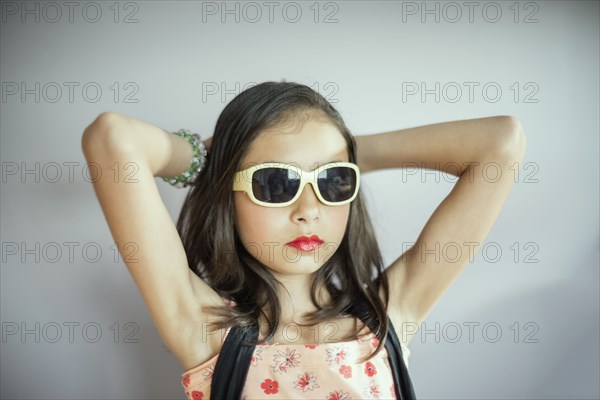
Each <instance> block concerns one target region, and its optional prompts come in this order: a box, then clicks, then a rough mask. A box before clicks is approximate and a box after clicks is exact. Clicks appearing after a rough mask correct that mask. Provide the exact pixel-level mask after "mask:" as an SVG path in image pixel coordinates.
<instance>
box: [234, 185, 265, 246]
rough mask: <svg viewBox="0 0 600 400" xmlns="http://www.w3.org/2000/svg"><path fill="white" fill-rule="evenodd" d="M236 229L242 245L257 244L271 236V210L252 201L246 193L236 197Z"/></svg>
mask: <svg viewBox="0 0 600 400" xmlns="http://www.w3.org/2000/svg"><path fill="white" fill-rule="evenodd" d="M234 207H235V228H236V230H237V232H238V235H239V237H240V239H241V241H242V243H244V244H247V243H249V242H256V241H259V240H262V239H261V238H263V237H268V236H269V228H270V226H271V224H268V223H265V222H266V221H268V220H269V216H268V215H267V214H268V212H269V209H267V208H265V207H261V206H258V205H256V204H254V203H252V202H251V201H250V199H248V198H247V197H246V195H245V194H244V193H236V194H235V196H234Z"/></svg>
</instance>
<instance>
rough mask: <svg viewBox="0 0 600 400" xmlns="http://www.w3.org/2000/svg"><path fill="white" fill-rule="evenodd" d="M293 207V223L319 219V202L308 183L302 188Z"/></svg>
mask: <svg viewBox="0 0 600 400" xmlns="http://www.w3.org/2000/svg"><path fill="white" fill-rule="evenodd" d="M293 207H294V211H293V215H292V217H293V219H294V221H308V222H312V221H315V220H317V219H318V218H319V216H320V214H321V210H320V207H321V202H320V201H319V198H318V197H317V194H316V193H315V189H314V188H313V187H312V185H311V184H310V183H308V184H307V185H306V186H304V189H302V193H301V194H300V197H299V198H298V200H296V202H294V204H293Z"/></svg>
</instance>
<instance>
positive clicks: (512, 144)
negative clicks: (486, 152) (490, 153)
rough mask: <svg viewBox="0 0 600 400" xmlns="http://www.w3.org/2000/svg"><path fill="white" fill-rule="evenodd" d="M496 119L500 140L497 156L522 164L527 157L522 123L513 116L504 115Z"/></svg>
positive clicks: (497, 146)
mask: <svg viewBox="0 0 600 400" xmlns="http://www.w3.org/2000/svg"><path fill="white" fill-rule="evenodd" d="M496 119H497V121H498V132H497V133H498V135H497V137H498V138H499V140H498V142H497V145H496V154H498V155H499V156H501V157H506V158H507V159H509V160H511V161H518V162H520V161H521V160H522V159H523V157H524V156H525V148H526V146H527V145H526V140H525V132H524V130H523V126H522V125H521V122H520V121H519V120H518V119H517V118H516V117H514V116H511V115H502V116H499V117H496Z"/></svg>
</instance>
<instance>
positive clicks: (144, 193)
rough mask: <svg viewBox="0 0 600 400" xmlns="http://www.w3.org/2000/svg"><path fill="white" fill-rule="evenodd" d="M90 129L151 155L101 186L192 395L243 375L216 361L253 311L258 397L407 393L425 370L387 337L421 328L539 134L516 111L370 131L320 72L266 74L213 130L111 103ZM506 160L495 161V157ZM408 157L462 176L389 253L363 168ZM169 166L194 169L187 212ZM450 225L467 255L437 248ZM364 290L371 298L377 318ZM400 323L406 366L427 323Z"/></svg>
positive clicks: (247, 383)
mask: <svg viewBox="0 0 600 400" xmlns="http://www.w3.org/2000/svg"><path fill="white" fill-rule="evenodd" d="M82 146H83V151H84V154H85V157H86V159H87V160H88V162H90V163H91V162H94V163H96V166H97V167H99V168H100V170H101V171H102V170H108V169H109V168H113V169H114V165H115V162H116V163H117V165H118V167H119V168H133V171H135V173H134V174H129V175H128V178H129V179H126V178H124V179H121V180H119V181H115V180H114V179H106V178H104V179H102V178H100V179H98V180H96V182H94V189H95V191H96V195H97V197H98V199H99V202H100V204H101V206H102V210H103V212H104V214H105V216H106V219H107V222H108V225H109V227H110V230H111V232H112V235H113V238H114V240H115V242H116V243H118V244H119V247H120V251H121V252H122V254H123V257H124V260H125V263H126V265H127V268H128V270H129V272H130V273H131V275H132V277H133V279H134V281H135V283H136V285H137V286H138V288H139V290H140V292H141V294H142V296H143V298H144V301H145V303H146V305H147V307H148V309H149V311H150V313H151V316H152V318H153V320H154V322H155V324H156V327H157V329H158V332H159V334H160V336H161V338H162V340H163V341H164V343H165V345H166V346H167V347H168V348H169V349H170V350H171V351H172V352H173V353H174V354H175V356H176V357H177V359H178V360H179V361H180V363H181V365H182V367H183V369H184V370H185V372H184V373H183V374H182V385H183V387H184V390H185V392H186V395H187V398H188V399H202V398H203V399H208V398H210V397H211V387H212V388H213V389H214V388H215V386H216V385H217V384H220V385H221V386H223V385H224V384H225V383H224V382H221V381H219V382H215V381H216V380H214V381H213V379H212V377H213V373H214V372H215V367H216V366H217V361H219V354H220V352H221V349H222V348H223V346H224V343H225V341H226V339H227V338H228V334H229V333H230V332H233V331H232V329H236V332H238V329H239V331H240V332H248V331H249V329H250V327H252V326H255V327H257V328H256V329H257V331H258V332H259V336H258V339H257V340H254V341H251V342H252V346H253V347H252V349H253V350H252V352H251V353H250V354H251V355H252V358H251V359H248V362H249V363H250V365H249V366H248V365H245V366H244V365H237V364H235V365H236V368H238V369H241V371H242V376H243V382H242V383H243V391H242V393H241V397H242V398H248V399H251V398H273V399H278V398H280V399H283V398H294V399H299V398H320V399H363V398H382V399H383V398H385V399H391V398H412V397H413V396H414V393H413V392H412V387H411V386H410V385H411V383H410V379H407V375H405V376H404V378H405V379H404V380H403V382H397V380H399V379H398V376H399V375H395V374H396V369H398V368H399V367H398V366H397V364H395V363H394V364H393V365H392V363H390V361H391V356H389V354H388V351H387V350H386V349H387V348H388V347H384V344H385V343H388V341H391V340H392V339H390V338H391V337H392V336H391V335H392V331H394V327H396V329H397V330H398V332H399V333H400V332H403V331H404V329H406V330H407V331H408V330H409V329H408V328H411V329H410V333H412V334H414V332H415V331H416V329H417V327H418V325H419V324H420V323H421V322H422V321H423V320H424V319H425V317H426V316H427V314H428V313H429V312H430V311H431V309H432V307H433V306H434V305H435V303H436V302H437V301H438V300H439V299H440V297H441V296H442V295H443V294H444V293H445V292H446V290H447V289H448V287H449V286H450V284H451V283H452V282H453V281H454V279H456V277H457V276H458V274H459V273H460V272H461V271H462V270H463V269H464V267H465V266H466V265H467V263H468V261H469V256H471V257H472V254H473V251H474V249H477V248H478V245H476V246H475V247H473V243H476V244H481V243H482V241H483V240H484V239H485V237H486V235H487V234H488V232H489V231H490V229H491V227H492V226H493V224H494V222H495V220H496V218H497V217H498V214H499V212H500V210H501V208H502V206H503V204H504V202H505V201H506V199H507V197H508V194H509V192H510V190H511V187H512V184H513V181H512V180H511V178H510V177H511V174H509V173H508V171H507V168H509V167H510V166H512V165H513V164H514V163H515V162H518V161H520V160H521V159H522V157H523V155H524V149H525V137H524V135H523V132H522V129H521V126H520V124H519V123H518V121H517V120H516V119H515V118H512V117H509V116H497V117H489V118H480V119H471V120H462V121H454V122H447V123H439V124H434V125H427V126H422V127H418V128H411V129H404V130H399V131H393V132H386V133H380V134H374V135H366V136H356V137H354V136H352V135H351V133H350V131H349V129H348V128H347V127H346V125H345V124H344V121H343V120H342V118H341V117H340V115H339V113H338V112H337V111H336V110H335V108H334V107H333V106H332V105H331V104H329V103H328V102H327V101H326V100H325V99H324V98H323V97H322V96H321V95H319V94H318V93H316V92H314V91H313V90H312V89H310V88H309V87H307V86H305V85H301V84H296V83H291V82H265V83H263V84H260V85H257V86H254V87H252V88H250V89H247V90H246V91H244V92H242V93H240V94H239V95H238V96H237V97H236V98H235V99H233V100H232V101H231V102H230V103H229V104H228V105H227V106H226V107H225V109H224V110H223V112H222V113H221V115H220V117H219V119H218V121H217V124H216V127H215V132H214V135H213V137H212V138H210V139H208V140H205V141H204V142H201V141H199V140H198V136H192V135H190V134H189V131H185V130H181V131H178V132H177V135H175V134H172V133H169V132H167V131H165V130H163V129H161V128H158V127H156V126H153V125H150V124H148V123H145V122H142V121H139V120H136V119H133V118H129V117H125V116H123V115H119V114H116V113H102V114H101V115H100V116H99V117H98V118H96V120H95V121H93V123H91V124H90V125H89V126H88V127H87V128H86V129H85V132H84V134H83V138H82ZM190 159H191V160H192V161H190ZM128 163H129V164H128ZM489 163H493V165H494V166H495V168H496V170H497V171H498V175H495V176H494V177H492V178H494V179H489V178H487V176H488V175H489V174H487V175H486V174H482V171H483V169H484V168H485V167H486V166H489V165H488V164H489ZM190 164H191V166H190ZM407 166H418V167H421V168H427V169H437V170H439V171H443V172H447V173H450V174H452V175H455V176H457V177H459V179H458V181H457V182H456V184H455V186H454V188H453V190H452V191H451V192H450V194H449V195H448V196H447V197H446V198H445V199H444V200H443V201H442V202H441V204H440V205H439V206H438V208H437V209H436V210H435V211H434V212H433V214H432V216H431V218H430V219H429V220H428V221H427V223H426V224H425V227H424V229H423V231H422V232H421V234H420V235H419V237H418V238H417V240H416V242H415V244H414V245H413V246H412V248H410V249H409V250H408V251H406V252H405V253H404V254H402V255H401V256H400V257H399V258H398V259H396V260H395V261H394V262H393V263H392V264H391V265H390V266H389V267H387V268H385V266H384V265H383V261H382V256H381V254H380V251H379V248H378V245H377V242H376V239H375V235H374V231H373V227H372V225H371V222H370V219H369V216H368V212H367V208H366V206H365V203H364V200H363V198H362V195H361V192H360V177H361V174H364V173H366V172H369V171H375V170H378V169H385V168H402V167H407ZM130 170H131V169H130ZM104 176H107V174H104ZM111 176H112V175H111ZM154 177H163V179H164V180H167V181H168V182H171V183H174V184H175V183H179V184H184V185H189V184H191V185H192V187H191V190H190V191H189V193H188V194H187V197H186V199H185V203H184V205H183V208H182V212H181V215H180V217H179V220H178V222H177V226H175V225H174V224H173V223H172V219H171V217H170V215H169V213H168V212H167V210H166V208H165V206H164V204H163V203H162V201H161V198H160V195H159V192H158V190H157V186H156V181H155V179H154ZM396 184H398V180H394V181H390V182H389V185H390V186H394V185H396ZM380 193H381V194H383V195H384V194H385V193H389V192H387V191H385V190H382V191H381V192H380ZM391 211H392V212H397V211H393V210H391ZM132 243H134V244H135V246H137V248H138V249H139V251H138V252H137V253H136V257H135V260H133V259H132V260H130V258H131V257H128V254H130V253H131V247H130V246H131V244H132ZM446 243H452V244H454V245H457V246H460V247H461V251H460V252H459V253H458V254H459V255H460V257H458V258H453V259H451V260H447V259H446V258H448V257H441V256H440V254H431V251H432V249H434V251H436V250H435V249H437V251H440V250H439V249H441V248H444V245H445V244H446ZM128 245H129V247H128ZM468 246H470V247H468ZM358 304H360V305H364V306H365V307H368V312H366V313H365V314H363V315H362V317H361V318H358V317H357V316H356V312H354V311H353V310H355V308H356V306H357V305H358ZM393 335H395V331H394V333H393ZM394 337H396V336H394ZM397 337H399V338H400V339H401V349H402V350H401V352H400V355H401V360H402V361H401V362H400V364H403V366H402V365H400V367H402V368H406V366H407V363H408V355H409V350H408V347H407V346H408V344H409V342H410V340H411V338H412V336H410V337H409V336H408V335H406V334H402V335H400V334H399V335H398V336H397ZM247 342H248V341H246V342H245V343H247ZM227 343H229V342H227ZM231 343H233V342H231ZM238 344H239V343H238ZM223 349H224V348H223ZM390 349H391V347H390ZM221 362H222V363H224V362H225V361H221ZM229 362H231V360H229ZM230 365H234V364H231V363H230ZM236 368H234V369H236ZM402 368H400V369H402ZM229 369H230V370H231V369H232V368H229ZM219 370H220V371H221V370H223V371H225V368H219ZM402 370H403V371H405V369H402ZM231 372H232V371H229V373H231ZM238 372H239V371H238ZM224 373H225V374H226V373H228V372H227V371H225V372H224ZM219 376H222V375H219ZM395 377H396V378H395ZM395 380H396V381H395ZM232 384H233V383H232ZM407 388H408V389H407ZM219 390H221V389H219ZM219 393H221V392H219Z"/></svg>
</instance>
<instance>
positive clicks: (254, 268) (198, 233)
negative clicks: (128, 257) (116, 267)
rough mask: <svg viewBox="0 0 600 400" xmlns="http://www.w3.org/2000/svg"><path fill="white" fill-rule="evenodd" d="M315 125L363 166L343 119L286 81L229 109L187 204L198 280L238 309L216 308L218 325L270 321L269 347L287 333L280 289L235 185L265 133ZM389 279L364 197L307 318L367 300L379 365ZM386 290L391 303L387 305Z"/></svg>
mask: <svg viewBox="0 0 600 400" xmlns="http://www.w3.org/2000/svg"><path fill="white" fill-rule="evenodd" d="M309 117H312V118H319V119H324V120H326V121H329V122H331V123H333V124H334V125H335V126H336V127H337V128H338V129H339V131H340V132H341V134H342V135H343V136H344V138H345V140H346V142H347V144H348V154H349V159H350V162H354V163H356V148H355V141H354V137H353V136H352V134H351V133H350V131H349V130H348V128H347V127H346V125H345V123H344V121H343V120H342V118H341V116H340V114H339V113H338V112H337V110H336V109H335V108H334V107H333V106H332V105H331V104H330V103H329V102H328V101H327V100H326V99H325V98H324V97H323V96H321V95H320V94H319V93H317V92H315V91H314V90H312V89H311V88H309V87H308V86H306V85H302V84H298V83H294V82H285V81H283V82H264V83H261V84H259V85H256V86H253V87H251V88H249V89H247V90H245V91H243V92H241V93H240V94H239V95H237V96H236V97H235V98H234V99H233V100H232V101H231V102H230V103H229V104H227V106H226V107H225V108H224V109H223V112H222V113H221V115H220V116H219V118H218V120H217V124H216V127H215V132H214V135H213V139H212V143H211V149H210V152H209V155H208V159H207V164H206V166H205V168H204V169H203V170H202V172H201V173H200V175H199V176H198V178H197V179H196V181H195V182H194V184H193V186H192V189H191V190H190V192H189V193H188V194H187V196H186V198H185V202H184V204H183V208H182V211H181V214H180V216H179V220H178V221H177V230H178V232H179V234H180V236H181V238H182V242H183V246H184V248H185V251H186V254H187V258H188V263H189V266H190V268H191V269H192V270H193V271H194V273H195V274H196V275H197V276H199V277H200V278H201V279H203V280H204V281H205V282H206V283H207V284H209V285H210V286H211V287H212V288H213V289H214V290H215V291H216V292H217V293H218V294H219V295H220V296H222V297H223V298H225V299H229V300H234V301H235V302H236V306H235V307H228V306H226V305H223V306H222V307H210V310H211V311H212V312H213V313H214V314H215V315H218V316H221V317H222V319H221V320H220V321H219V322H217V323H215V324H219V325H220V327H221V328H225V327H228V326H232V325H240V326H242V327H247V326H249V325H251V324H253V323H256V322H257V321H258V319H259V317H260V316H261V315H262V316H264V317H265V320H266V321H267V323H268V333H267V336H266V338H265V340H269V339H272V338H273V335H274V333H275V331H276V329H277V327H278V325H279V318H280V311H281V310H280V305H279V301H278V299H277V293H278V285H280V283H279V282H278V281H277V280H276V279H275V277H274V276H273V275H272V274H271V273H270V271H269V270H268V269H267V268H266V267H265V266H264V264H262V263H261V262H260V261H258V260H257V259H256V258H254V257H253V256H252V255H251V254H250V253H248V251H247V250H246V249H245V248H244V246H243V245H242V243H241V241H240V239H239V237H238V234H237V232H236V230H235V226H234V221H235V209H234V203H233V193H234V192H233V191H232V185H233V179H234V174H235V172H236V171H237V170H238V168H240V165H239V164H240V162H241V160H242V158H243V156H244V154H245V152H246V151H247V149H248V148H249V146H250V144H251V143H252V141H253V140H254V139H255V138H256V137H257V136H258V135H259V134H260V133H261V132H262V131H263V130H266V129H269V128H273V127H277V126H280V125H281V124H283V123H285V122H286V121H289V120H299V119H301V118H304V119H306V118H309ZM383 271H384V267H383V260H382V256H381V252H380V250H379V246H378V244H377V241H376V238H375V233H374V230H373V227H372V225H371V222H370V218H369V216H368V213H367V209H366V207H365V204H364V200H363V198H362V195H361V194H360V193H359V195H358V196H357V197H356V199H355V200H354V201H353V202H352V203H351V204H350V214H349V220H348V224H347V226H346V232H345V234H344V237H343V239H342V242H341V243H340V245H339V247H338V248H337V249H336V251H335V253H334V254H333V255H332V256H331V257H330V258H329V259H328V260H327V261H326V262H325V264H324V265H323V266H322V267H321V268H320V269H319V270H318V271H317V272H316V274H315V278H314V280H313V282H312V288H311V300H312V302H313V304H314V305H315V307H316V308H317V311H315V312H313V313H308V314H307V315H306V317H307V318H308V320H309V321H311V322H312V323H310V324H308V326H312V325H315V324H318V323H321V322H326V321H328V320H332V319H336V318H340V317H343V316H346V315H349V312H348V310H349V307H350V305H351V304H353V303H355V302H356V300H357V296H358V295H360V294H362V295H363V296H364V297H365V298H366V299H367V301H368V302H369V303H370V305H371V309H373V310H374V314H373V313H369V315H368V320H367V321H366V323H367V324H368V325H369V326H377V327H378V329H377V330H375V331H374V333H375V335H376V336H377V337H378V338H379V339H380V341H379V345H378V346H377V348H376V349H375V351H374V352H373V353H372V354H371V356H370V357H369V358H368V359H371V358H372V357H373V356H374V355H375V354H376V353H377V352H378V351H379V350H380V349H381V348H382V346H383V343H384V340H383V339H384V338H385V337H386V336H387V330H388V322H387V304H388V301H389V287H388V282H387V279H386V275H385V274H383ZM320 282H323V283H324V285H325V287H326V288H327V290H328V291H329V293H330V294H331V297H332V299H333V302H332V304H319V302H318V300H317V296H316V290H317V288H318V287H319V283H320ZM380 289H383V293H384V299H385V302H382V301H381V299H380V297H379V290H380ZM265 311H266V312H265ZM269 316H272V317H269ZM372 324H374V325H372ZM357 334H358V332H355V333H354V336H353V337H356V335H357Z"/></svg>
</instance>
